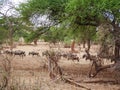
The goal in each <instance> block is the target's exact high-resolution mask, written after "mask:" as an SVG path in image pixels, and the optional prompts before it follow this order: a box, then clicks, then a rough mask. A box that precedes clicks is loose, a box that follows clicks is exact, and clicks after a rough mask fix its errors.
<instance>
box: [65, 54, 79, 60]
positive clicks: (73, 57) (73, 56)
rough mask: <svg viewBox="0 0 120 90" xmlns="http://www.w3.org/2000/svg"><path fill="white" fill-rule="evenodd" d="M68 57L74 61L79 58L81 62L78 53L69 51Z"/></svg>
mask: <svg viewBox="0 0 120 90" xmlns="http://www.w3.org/2000/svg"><path fill="white" fill-rule="evenodd" d="M67 58H68V60H73V61H74V60H77V61H78V62H79V57H78V56H77V55H75V54H73V53H69V54H68V55H67Z"/></svg>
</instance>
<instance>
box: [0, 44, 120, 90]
mask: <svg viewBox="0 0 120 90" xmlns="http://www.w3.org/2000/svg"><path fill="white" fill-rule="evenodd" d="M46 49H49V47H48V45H47V44H45V43H44V44H43V43H42V44H39V45H38V46H30V45H26V46H17V48H15V49H14V50H24V51H25V52H26V53H27V54H28V52H29V51H33V50H34V51H39V53H40V55H41V52H42V51H44V50H46ZM62 49H63V50H65V51H69V49H64V48H62ZM82 51H84V50H82ZM91 52H93V53H94V50H92V51H91ZM83 54H84V52H80V53H79V54H78V55H80V57H82V55H83ZM0 60H2V59H1V58H0ZM44 61H45V58H43V57H37V56H34V57H32V56H29V55H27V56H26V57H24V58H23V59H22V58H20V57H18V56H16V57H14V59H13V61H12V68H13V72H12V79H11V82H12V85H15V86H18V87H19V89H15V90H84V89H82V88H80V87H77V86H74V85H70V84H68V83H65V82H64V81H60V80H56V81H54V80H51V79H50V78H49V75H48V71H47V69H46V68H43V66H44ZM89 63H90V62H89V61H85V60H84V59H82V58H81V59H80V62H77V61H76V62H73V61H68V60H66V59H64V58H63V59H61V60H60V61H59V65H60V67H61V68H62V70H63V73H64V77H66V78H71V79H73V80H74V81H76V82H78V83H80V84H81V85H84V86H86V87H88V88H91V90H120V85H119V84H115V83H113V82H107V81H110V80H112V81H114V77H113V76H114V73H112V72H109V71H107V70H105V71H103V72H101V73H100V74H98V75H97V77H95V78H93V79H90V78H88V71H89V68H90V64H89ZM83 81H100V82H97V83H84V82H83Z"/></svg>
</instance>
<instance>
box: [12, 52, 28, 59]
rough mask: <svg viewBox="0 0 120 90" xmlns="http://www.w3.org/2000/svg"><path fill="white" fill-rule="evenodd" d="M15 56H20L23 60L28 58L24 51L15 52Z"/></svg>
mask: <svg viewBox="0 0 120 90" xmlns="http://www.w3.org/2000/svg"><path fill="white" fill-rule="evenodd" d="M13 54H14V56H15V55H19V56H21V57H22V58H23V56H26V54H25V51H22V50H16V51H14V52H13Z"/></svg>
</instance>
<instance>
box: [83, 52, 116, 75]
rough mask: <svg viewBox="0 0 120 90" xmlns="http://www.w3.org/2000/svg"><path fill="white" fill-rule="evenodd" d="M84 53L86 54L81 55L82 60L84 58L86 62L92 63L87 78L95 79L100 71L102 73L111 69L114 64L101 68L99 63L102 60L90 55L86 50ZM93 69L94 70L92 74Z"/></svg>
mask: <svg viewBox="0 0 120 90" xmlns="http://www.w3.org/2000/svg"><path fill="white" fill-rule="evenodd" d="M85 52H86V54H85V55H83V58H86V60H88V59H89V60H90V61H92V65H91V69H90V71H89V77H95V76H96V75H97V74H98V73H99V72H100V71H103V70H104V69H107V68H111V67H113V66H114V64H110V65H105V66H102V63H101V61H102V60H101V58H100V57H98V56H93V55H90V53H89V52H88V50H85ZM93 68H94V73H92V72H93Z"/></svg>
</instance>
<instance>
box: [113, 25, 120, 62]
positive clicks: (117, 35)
mask: <svg viewBox="0 0 120 90" xmlns="http://www.w3.org/2000/svg"><path fill="white" fill-rule="evenodd" d="M113 35H114V39H115V49H114V56H115V63H116V62H117V61H118V60H120V27H119V25H114V32H113Z"/></svg>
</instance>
